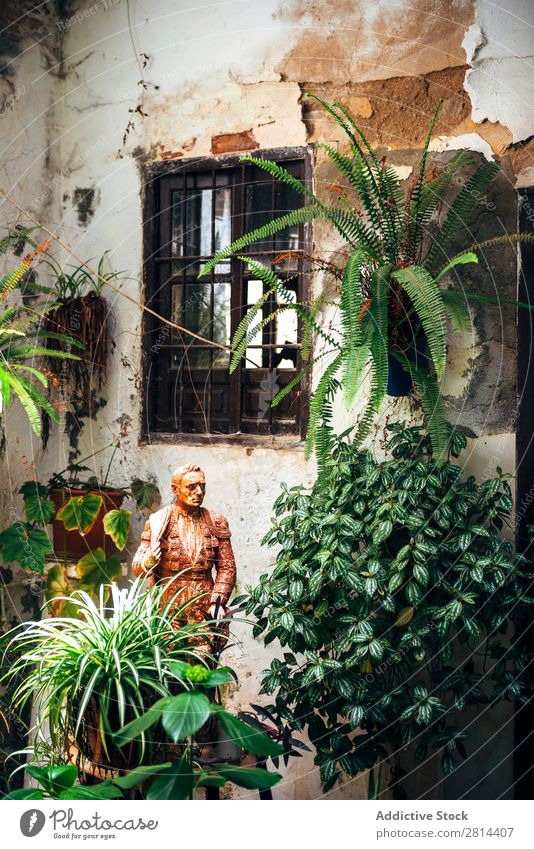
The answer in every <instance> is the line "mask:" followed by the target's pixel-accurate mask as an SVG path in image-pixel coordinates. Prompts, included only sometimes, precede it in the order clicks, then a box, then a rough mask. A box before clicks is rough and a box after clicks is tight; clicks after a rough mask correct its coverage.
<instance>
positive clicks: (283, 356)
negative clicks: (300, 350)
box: [273, 345, 297, 369]
mask: <svg viewBox="0 0 534 849" xmlns="http://www.w3.org/2000/svg"><path fill="white" fill-rule="evenodd" d="M296 367H297V349H296V348H292V347H291V346H290V345H283V346H282V347H281V348H275V350H274V353H273V368H274V369H282V368H295V369H296Z"/></svg>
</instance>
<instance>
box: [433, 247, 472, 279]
mask: <svg viewBox="0 0 534 849" xmlns="http://www.w3.org/2000/svg"><path fill="white" fill-rule="evenodd" d="M472 262H474V263H477V262H478V257H477V255H476V254H475V253H473V252H472V251H465V252H464V253H462V254H458V255H457V256H455V257H453V258H452V259H451V260H450V262H448V263H447V265H445V266H444V267H443V268H442V269H441V271H440V272H439V273H438V274H437V275H436V277H435V280H436V283H439V281H440V280H441V278H442V277H445V275H446V274H448V272H449V271H450V270H451V268H454V267H455V265H467V264H468V263H472Z"/></svg>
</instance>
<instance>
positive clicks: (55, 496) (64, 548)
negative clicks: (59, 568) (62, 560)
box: [49, 489, 124, 559]
mask: <svg viewBox="0 0 534 849" xmlns="http://www.w3.org/2000/svg"><path fill="white" fill-rule="evenodd" d="M88 492H91V494H92V495H100V496H101V497H102V506H101V508H100V510H99V511H98V513H97V516H96V521H95V523H94V525H93V527H92V528H91V530H90V531H88V533H86V534H85V536H82V534H80V533H79V531H67V530H66V529H65V526H64V525H63V522H60V521H59V520H58V519H54V521H53V522H52V533H53V540H54V553H55V554H56V556H57V557H65V555H67V556H68V555H70V556H74V557H77V558H78V559H79V558H80V557H83V555H84V554H87V552H88V551H94V550H95V549H96V548H103V549H104V551H105V552H106V555H110V554H111V553H112V551H113V548H114V544H113V540H112V539H111V537H109V536H108V535H107V534H106V532H105V531H104V524H103V522H104V516H105V515H106V513H108V512H109V511H110V510H118V509H119V508H120V506H121V504H122V502H123V501H124V492H122V491H121V490H106V491H102V492H99V491H98V490H94V491H93V490H86V489H52V490H50V493H49V498H50V499H51V500H52V501H53V502H54V504H55V505H56V514H57V513H58V512H59V510H60V509H61V508H62V507H63V505H64V504H65V503H66V502H67V501H68V500H69V498H72V496H74V495H87V494H88Z"/></svg>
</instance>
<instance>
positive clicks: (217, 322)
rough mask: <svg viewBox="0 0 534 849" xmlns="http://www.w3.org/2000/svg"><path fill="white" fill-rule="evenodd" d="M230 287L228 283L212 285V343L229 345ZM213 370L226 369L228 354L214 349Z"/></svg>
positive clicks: (228, 361)
mask: <svg viewBox="0 0 534 849" xmlns="http://www.w3.org/2000/svg"><path fill="white" fill-rule="evenodd" d="M230 293H231V290H230V286H229V284H228V283H214V284H213V336H212V339H213V341H214V342H218V343H219V344H220V345H228V346H229V345H230V341H231V340H230ZM213 355H214V359H213V366H214V368H227V367H228V365H229V363H230V352H229V351H221V350H220V349H219V350H216V349H214V351H213Z"/></svg>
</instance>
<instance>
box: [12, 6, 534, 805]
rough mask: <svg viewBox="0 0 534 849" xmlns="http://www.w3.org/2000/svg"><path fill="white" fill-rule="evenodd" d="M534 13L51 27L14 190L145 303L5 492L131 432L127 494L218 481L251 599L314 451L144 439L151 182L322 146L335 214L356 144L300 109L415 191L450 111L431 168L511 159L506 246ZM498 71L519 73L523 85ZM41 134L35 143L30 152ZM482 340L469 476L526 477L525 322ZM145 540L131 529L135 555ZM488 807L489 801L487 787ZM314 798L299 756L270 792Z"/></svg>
mask: <svg viewBox="0 0 534 849" xmlns="http://www.w3.org/2000/svg"><path fill="white" fill-rule="evenodd" d="M528 5H529V4H528V3H527V0H523V2H522V3H521V2H520V0H511V2H510V3H508V4H506V8H501V9H500V10H495V7H493V6H492V7H491V8H492V9H493V10H494V11H493V12H491V9H490V4H488V3H485V2H483V0H410V2H409V3H408V2H405V0H378V2H375V3H369V2H367V0H321V2H320V0H262V2H257V0H242V2H237V3H232V4H226V3H222V4H208V5H200V4H198V8H195V4H193V6H192V5H191V3H186V2H185V0H179V2H176V0H158V2H157V3H154V2H149V0H137V2H136V3H135V4H132V3H130V4H129V5H128V4H127V3H126V2H125V0H106V2H105V3H99V4H96V3H94V2H91V0H87V2H77V3H74V4H69V14H68V15H65V16H63V17H62V18H61V19H59V20H58V21H57V23H56V27H55V30H54V34H55V37H56V39H57V40H58V41H59V42H60V43H61V45H62V56H61V63H60V73H56V74H55V76H54V75H52V74H51V73H50V72H47V68H46V65H45V64H44V61H43V60H42V59H39V58H38V48H37V47H33V48H32V49H31V50H30V51H29V52H28V53H27V54H25V58H24V60H23V61H24V67H26V63H32V62H33V63H34V64H33V65H32V66H31V69H30V71H29V73H30V77H31V83H32V87H31V91H32V92H36V94H35V95H33V94H32V95H31V97H34V96H35V97H36V98H40V100H41V102H40V103H36V102H33V101H31V100H26V101H24V100H23V99H21V107H20V108H21V111H20V112H17V115H19V117H18V118H17V120H18V121H19V123H20V122H21V124H20V127H19V126H18V125H15V124H12V125H10V126H11V127H12V132H13V136H15V135H16V134H17V133H19V131H20V129H21V128H24V127H29V128H30V130H29V131H28V133H27V134H26V135H22V136H21V137H20V138H21V142H20V145H21V147H22V150H24V149H25V146H28V145H30V146H31V150H32V151H33V153H32V152H31V151H30V152H29V153H28V155H27V156H22V158H21V159H19V160H18V161H17V157H16V156H14V155H13V156H12V158H11V160H10V163H11V164H10V166H9V168H10V171H9V175H12V176H8V177H7V180H8V183H9V185H10V186H11V185H12V186H13V188H14V189H15V192H16V193H17V197H18V198H19V199H20V200H21V201H23V202H24V204H25V205H26V206H28V207H31V208H32V209H35V210H36V211H37V212H38V213H39V214H40V215H42V216H43V217H44V218H45V219H46V221H47V223H48V224H52V225H53V226H54V228H56V229H59V230H60V231H61V233H62V235H63V237H64V238H65V239H66V241H68V242H69V243H70V244H71V245H72V247H73V248H74V250H75V252H76V254H77V255H78V256H81V257H82V258H92V257H98V256H100V255H101V254H102V253H103V252H104V251H105V250H109V251H110V254H109V260H110V262H111V263H112V265H113V267H114V269H116V270H122V269H125V270H127V276H125V277H124V279H123V280H122V281H121V283H120V286H121V291H122V292H123V293H125V294H127V295H128V296H129V297H130V298H131V299H133V302H132V300H126V299H125V298H124V297H123V295H121V294H117V293H115V292H112V291H111V290H109V289H108V290H107V292H105V294H106V297H107V299H108V302H109V305H110V311H111V321H112V338H113V346H112V351H111V353H110V359H109V376H108V379H107V382H106V385H105V387H104V389H103V392H102V397H101V398H99V399H98V405H97V407H96V408H95V409H94V410H93V412H92V416H91V417H85V418H83V419H82V424H83V427H82V428H81V430H80V431H79V432H77V433H76V434H75V435H74V436H72V435H71V437H70V438H71V444H69V438H68V436H67V435H66V434H65V433H64V432H63V430H62V429H61V428H60V429H58V428H56V429H54V431H53V433H52V437H51V439H50V442H49V446H48V448H47V450H46V452H45V451H43V450H42V448H41V447H40V446H39V444H38V443H36V442H35V441H34V442H31V441H30V440H29V439H28V437H27V432H28V428H27V426H25V425H24V423H23V422H22V419H21V418H20V417H19V416H18V414H17V413H15V411H14V412H13V416H12V420H13V422H14V426H13V427H12V428H11V431H10V432H8V435H7V438H8V451H9V458H10V475H11V479H10V483H11V489H12V490H14V489H16V488H18V487H17V484H18V483H19V482H20V480H21V478H22V476H23V472H22V465H21V459H22V455H23V454H25V455H27V456H29V457H30V459H31V461H32V462H33V463H34V464H35V467H36V469H37V473H38V475H39V477H40V478H41V479H43V480H46V479H47V478H48V477H49V476H50V475H51V473H52V472H55V471H57V470H58V469H61V468H64V466H65V465H66V460H67V454H68V451H69V450H72V449H74V450H75V451H78V452H79V454H78V456H80V457H83V456H85V455H87V454H89V453H91V452H92V451H95V450H98V449H100V448H102V447H103V446H105V445H108V444H109V443H110V442H111V441H112V440H113V438H114V436H116V435H117V434H118V433H119V432H122V433H123V451H122V453H121V456H120V458H119V459H117V460H116V461H115V463H114V481H113V483H116V484H118V485H120V484H125V483H128V482H129V480H131V478H132V477H134V476H141V477H143V476H150V475H152V476H153V477H154V479H156V480H157V482H158V483H159V485H160V487H161V489H162V492H163V493H164V500H165V501H166V502H167V501H168V500H169V497H170V493H169V477H170V473H171V471H172V469H173V467H174V466H176V465H178V464H180V463H183V462H186V461H196V462H198V463H200V464H201V465H202V466H203V467H204V468H205V469H206V472H207V476H208V496H207V504H208V506H210V507H214V508H216V509H218V510H220V511H221V512H223V513H225V514H226V515H227V516H228V517H229V519H230V523H231V526H232V529H233V532H234V543H235V550H236V554H237V559H238V564H239V584H240V587H243V586H244V585H245V584H252V583H254V582H255V581H256V580H257V579H258V576H259V574H260V573H261V572H262V571H263V570H264V569H265V567H266V566H267V565H268V563H269V562H270V560H271V554H270V553H269V552H267V551H265V550H264V549H262V548H261V547H260V545H259V540H260V539H261V536H262V535H263V533H264V531H265V530H266V529H267V527H268V525H269V517H270V512H271V505H272V502H273V501H274V499H275V497H276V495H277V493H278V490H279V485H280V482H281V481H282V480H285V481H286V482H287V483H288V484H294V483H297V482H302V481H307V480H310V479H311V478H312V475H313V466H312V465H311V464H306V463H305V461H304V458H303V453H302V449H301V448H300V447H293V448H288V447H287V446H286V447H284V446H282V445H281V444H280V445H279V446H278V447H273V446H269V445H266V444H259V445H258V446H257V447H254V448H252V449H251V448H246V447H245V446H244V445H240V444H239V442H238V441H237V442H234V443H233V444H231V443H230V442H228V443H227V444H211V445H206V444H200V443H199V444H191V440H190V439H189V440H188V441H187V442H185V441H183V440H182V439H180V437H178V436H177V437H176V439H175V440H174V441H172V442H170V443H169V442H167V443H162V442H161V441H158V437H157V435H156V434H152V435H151V439H150V441H149V442H148V443H146V442H141V441H140V438H139V437H140V417H141V408H142V403H141V402H142V399H141V397H140V388H141V386H142V380H141V341H142V324H141V309H140V307H139V306H138V305H137V304H136V303H135V302H136V301H139V302H142V300H143V267H142V262H143V205H142V204H143V190H144V187H143V184H142V175H143V173H145V169H144V166H146V165H151V164H153V163H162V162H167V163H168V165H169V168H171V169H172V168H173V167H175V166H176V167H179V166H180V165H181V164H182V163H186V162H187V160H188V158H191V157H198V156H206V157H211V156H217V155H219V154H224V153H233V152H241V151H262V150H267V149H276V148H285V147H303V146H305V145H310V147H311V150H312V155H313V160H314V161H313V166H314V181H315V184H316V187H317V190H318V192H319V193H320V194H321V195H322V196H325V197H328V196H329V189H328V187H329V185H330V184H331V183H332V182H333V177H334V175H333V172H332V170H331V168H330V166H329V165H328V162H327V160H326V156H325V154H324V152H323V151H321V150H319V149H317V148H316V147H315V145H316V144H317V143H318V142H321V141H326V142H329V143H331V144H334V145H335V146H337V147H343V145H345V144H346V140H345V139H344V138H343V137H342V136H341V135H340V134H339V131H338V128H337V127H336V125H335V124H334V123H333V121H332V120H331V119H330V118H329V117H328V116H327V115H326V113H325V111H324V109H323V108H322V107H321V106H320V105H318V104H317V102H316V101H313V100H312V99H310V98H308V97H307V96H306V95H307V94H308V93H310V92H312V93H316V94H318V95H319V96H320V97H322V98H324V99H325V100H327V101H330V102H331V101H333V100H335V99H339V100H341V101H342V102H343V103H345V104H346V105H347V106H348V107H349V108H350V109H351V110H352V111H353V113H354V115H355V117H356V119H357V120H358V121H359V122H360V123H361V126H362V127H363V129H364V130H365V131H366V133H368V135H369V139H370V140H371V141H372V143H373V144H376V145H377V146H378V148H379V150H380V152H381V155H387V157H388V161H390V162H391V163H392V164H393V165H394V166H395V167H396V168H397V170H398V173H399V174H400V175H401V178H402V179H403V180H409V178H410V177H411V176H412V175H413V173H414V168H415V166H416V163H417V160H418V152H419V151H420V149H421V146H422V144H423V142H424V139H425V136H426V133H427V131H428V125H429V122H430V117H431V114H432V111H433V109H434V107H435V105H436V102H437V100H438V99H440V98H442V99H443V101H444V102H443V106H442V109H441V111H440V116H439V119H438V123H437V125H436V130H435V133H434V138H433V140H432V145H431V156H430V161H429V164H430V166H431V167H434V166H441V165H443V164H444V163H445V162H447V161H448V159H449V158H450V156H451V153H450V151H452V150H455V149H458V148H463V147H465V148H469V149H472V150H474V151H477V152H478V153H479V155H480V156H481V157H486V158H492V157H498V158H499V161H500V162H501V163H502V165H503V172H502V176H501V177H500V178H499V182H498V183H497V184H496V187H495V188H494V189H492V192H491V193H488V196H487V197H485V198H480V199H479V202H478V203H477V206H476V209H475V211H474V213H473V220H472V221H471V222H470V227H471V230H472V233H473V240H474V239H478V238H481V237H484V238H485V237H487V236H488V235H490V236H493V235H500V234H502V233H503V232H510V231H511V230H513V229H514V227H515V224H514V220H515V191H514V183H515V180H516V177H517V175H518V174H520V176H522V179H527V178H528V170H529V168H531V167H532V165H533V164H534V163H532V150H531V148H530V146H529V142H528V138H529V136H531V135H532V134H533V132H534V131H533V129H532V126H533V121H532V116H531V113H530V112H529V110H528V108H527V106H526V105H525V104H523V105H522V106H521V109H519V107H518V108H512V105H511V104H512V103H513V101H512V99H511V96H510V91H509V88H510V86H509V83H510V82H512V85H513V87H514V90H515V91H516V92H519V93H520V96H521V97H522V98H523V99H524V100H526V97H527V93H528V88H527V86H528V83H527V81H526V79H525V78H526V76H527V70H528V55H527V51H528V46H527V44H526V41H525V43H524V44H523V41H522V36H521V38H520V41H519V48H517V49H516V48H515V46H514V42H513V39H514V37H515V36H514V33H516V31H518V26H519V24H518V19H520V18H521V17H522V16H523V18H524V19H525V16H526V15H527V12H528V8H527V7H528ZM501 35H502V37H501ZM499 50H500V51H501V52H499ZM510 51H511V52H512V53H514V52H516V53H519V56H520V59H519V60H517V61H516V60H515V59H514V58H513V57H512V56H511V55H510ZM505 54H506V55H505ZM40 63H41V64H40ZM501 66H502V70H501ZM504 66H506V68H511V69H512V71H511V72H510V74H511V76H507V72H505V70H504ZM28 67H30V65H29V64H28ZM51 91H53V93H54V96H53V97H52V99H51ZM53 103H55V105H53ZM17 106H18V104H17ZM490 107H491V108H490ZM36 116H39V118H38V119H37V117H36ZM10 120H11V119H10ZM13 120H14V118H13ZM45 124H46V126H47V127H52V128H53V129H48V130H47V132H48V133H52V134H53V138H50V137H49V136H46V135H45V131H44V126H45ZM37 127H41V130H39V133H37V134H36V135H35V136H32V135H31V129H32V128H33V129H35V128H37ZM10 133H11V130H10ZM45 154H46V155H48V157H49V158H50V157H52V160H51V161H53V162H54V163H55V165H54V166H53V169H52V172H51V176H49V175H48V172H46V175H45V172H44V171H43V170H42V169H43V166H42V165H39V166H35V164H34V166H33V167H37V168H38V174H39V176H38V178H37V179H36V172H33V173H34V177H33V179H32V178H31V176H29V175H30V174H31V173H32V172H31V168H30V164H31V163H32V162H34V160H35V162H44V159H43V158H42V157H43V156H44V155H45ZM47 167H48V168H50V167H51V166H50V165H49V166H47ZM19 171H20V172H21V174H22V175H26V176H24V177H21V175H20V174H19ZM19 177H20V180H19ZM54 177H58V179H57V180H55V179H54ZM17 180H19V182H17ZM39 183H42V184H43V185H44V186H45V187H46V186H47V185H48V187H49V188H48V193H47V194H46V202H47V203H50V204H51V206H50V208H47V207H45V206H43V205H41V207H39V206H36V205H35V198H36V194H35V192H36V188H35V187H36V185H39ZM405 185H408V184H407V183H406V184H405ZM39 191H41V189H40V190H39ZM330 194H331V193H330ZM313 238H314V250H316V252H317V253H318V254H320V255H321V254H322V255H325V256H332V255H333V254H334V255H335V252H336V251H337V252H339V249H340V245H339V244H338V243H337V242H336V241H335V238H334V237H333V235H332V232H331V230H330V229H329V228H327V227H325V226H323V225H317V226H316V227H315V229H314V237H313ZM338 256H339V257H340V258H342V257H341V254H339V253H338ZM462 280H463V281H464V284H465V285H466V286H467V285H469V286H471V285H473V286H476V287H477V291H486V292H491V293H493V294H494V293H495V292H496V291H498V292H500V293H505V294H506V295H508V296H513V293H514V291H515V254H514V251H513V249H512V252H511V253H510V252H509V251H506V252H505V251H500V252H498V253H496V254H489V253H488V255H487V260H486V261H485V262H483V263H481V264H480V266H479V268H478V269H476V270H475V271H472V272H471V271H470V272H469V274H468V275H467V276H464V273H463V271H462ZM319 285H321V279H320V278H319V277H318V279H317V286H319ZM475 325H476V329H475V335H474V337H473V338H454V339H451V350H450V357H449V363H448V374H447V402H448V405H449V410H450V414H451V416H453V417H454V419H455V420H458V421H459V423H460V424H461V425H462V426H463V427H464V428H465V430H466V432H467V433H468V435H469V436H470V437H471V440H470V449H469V452H468V456H467V457H466V462H467V464H468V465H469V468H471V469H472V470H474V471H477V472H478V473H479V474H481V475H486V476H487V475H488V474H491V471H492V469H491V468H490V466H491V463H490V461H492V460H493V459H495V458H497V457H498V458H503V459H502V462H501V465H503V467H505V468H506V469H507V470H512V467H513V456H514V450H513V445H514V435H513V429H514V414H513V407H514V368H515V332H514V322H513V315H512V312H510V314H507V313H504V312H502V311H501V312H499V310H496V311H493V312H492V311H491V310H488V311H482V310H480V311H477V313H476V316H475ZM316 377H317V375H316ZM63 424H64V423H63ZM109 456H110V455H109V452H108V451H103V452H102V454H100V455H99V456H98V461H97V463H98V467H99V466H100V465H101V466H102V468H104V469H105V467H106V462H107V460H108V458H109ZM98 467H97V470H98ZM139 530H140V529H139V527H138V526H136V527H135V528H134V531H133V533H132V538H131V544H130V545H129V551H130V552H131V551H132V550H133V548H134V547H135V544H136V541H137V536H138V533H139ZM237 634H238V645H237V646H236V647H235V648H234V649H233V650H232V656H229V658H228V660H229V661H230V662H233V663H234V664H235V665H236V666H237V668H238V669H239V672H240V687H239V689H236V691H235V693H233V694H231V699H232V702H231V703H232V704H234V705H235V706H239V705H247V704H248V703H249V702H250V701H257V700H258V689H259V686H260V671H261V670H262V669H264V668H265V667H266V666H268V663H269V657H270V652H271V647H269V649H267V650H266V649H265V648H264V647H263V646H262V644H261V643H259V642H256V641H254V640H253V639H252V637H251V634H250V629H249V628H247V627H246V626H245V625H244V624H240V625H239V626H238V628H237ZM492 722H493V723H495V722H496V720H490V721H489V726H486V727H490V726H491V723H492ZM490 731H491V728H490ZM488 733H489V732H488ZM489 736H491V734H489ZM511 745H512V744H511V743H510V749H511ZM501 775H502V774H501ZM364 792H365V791H364V790H363V786H362V784H361V782H349V783H347V784H346V785H345V786H344V787H343V788H342V789H341V790H336V791H335V792H334V794H333V795H335V794H336V793H338V794H339V795H344V796H345V797H350V796H351V795H352V796H353V797H358V796H361V795H362V794H364ZM483 792H487V794H488V795H489V796H491V792H492V791H491V786H490V785H487V786H485V787H483V788H482V789H481V793H483ZM319 794H320V784H319V781H318V775H317V770H316V769H315V768H314V767H313V764H312V763H311V761H310V758H305V759H302V760H296V759H295V760H294V761H293V762H292V764H291V766H290V768H289V770H288V771H287V774H286V778H285V780H284V782H283V784H282V785H281V786H280V787H278V788H276V790H275V795H277V796H278V797H280V798H282V797H283V798H307V797H316V796H318V795H319Z"/></svg>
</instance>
